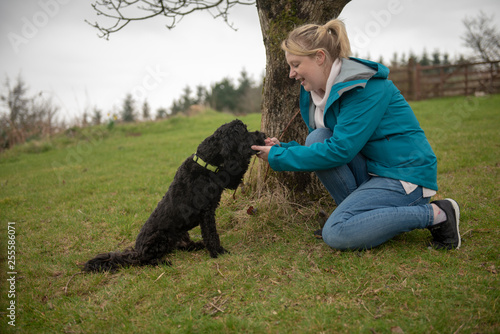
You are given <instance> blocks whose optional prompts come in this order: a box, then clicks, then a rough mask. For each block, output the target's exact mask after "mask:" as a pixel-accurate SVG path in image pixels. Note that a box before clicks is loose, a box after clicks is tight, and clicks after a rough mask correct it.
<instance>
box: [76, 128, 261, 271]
mask: <svg viewBox="0 0 500 334" xmlns="http://www.w3.org/2000/svg"><path fill="white" fill-rule="evenodd" d="M264 139H265V135H264V134H263V133H262V132H259V131H255V132H248V130H247V127H246V125H245V124H244V123H243V122H241V121H240V120H234V121H232V122H230V123H227V124H224V125H222V126H221V127H219V128H218V129H217V130H216V131H215V132H214V134H213V135H211V136H209V137H207V138H206V139H205V140H204V141H203V142H202V143H201V144H200V145H199V146H198V149H197V152H196V155H197V156H198V157H200V158H201V159H202V160H203V161H205V162H206V163H208V164H210V165H213V166H217V167H219V170H218V171H217V172H213V171H210V170H209V169H207V168H205V167H202V166H201V165H200V164H198V163H197V162H195V161H194V160H193V155H192V156H190V157H189V158H187V159H186V160H185V161H184V162H183V163H182V165H181V166H180V167H179V169H178V170H177V173H176V174H175V177H174V180H173V181H172V183H171V184H170V187H169V189H168V191H167V193H166V194H165V196H163V198H162V199H161V201H160V202H159V203H158V206H157V207H156V209H155V210H154V211H153V213H152V214H151V216H150V217H149V218H148V220H147V221H146V223H145V224H144V225H143V226H142V228H141V231H140V232H139V235H138V236H137V239H136V241H135V247H134V248H128V249H126V250H124V251H123V252H111V253H104V254H99V255H97V256H96V257H95V258H93V259H91V260H89V261H88V262H87V263H85V264H84V267H83V270H84V271H86V272H98V271H116V270H117V269H119V268H120V267H128V266H143V265H157V264H160V263H165V264H170V262H168V261H166V260H165V259H164V257H165V255H167V254H168V253H171V252H172V251H174V250H175V249H181V250H187V251H192V250H199V249H203V248H206V249H207V250H208V252H209V253H210V256H211V257H214V258H216V257H217V256H218V255H219V254H224V253H227V252H228V251H227V250H225V249H224V248H223V247H222V246H221V245H220V240H219V235H218V234H217V229H216V226H215V210H216V208H217V206H218V205H219V201H220V198H221V195H222V192H223V190H224V189H236V188H237V187H238V185H239V184H240V183H241V181H242V179H243V175H244V174H245V172H246V171H247V169H248V165H249V164H250V159H251V157H252V155H253V154H255V151H253V150H252V149H251V148H250V147H251V146H252V145H264ZM198 225H200V227H201V234H202V238H203V241H198V242H194V241H192V240H191V239H190V237H189V233H188V231H189V230H191V229H193V228H194V227H196V226H198Z"/></svg>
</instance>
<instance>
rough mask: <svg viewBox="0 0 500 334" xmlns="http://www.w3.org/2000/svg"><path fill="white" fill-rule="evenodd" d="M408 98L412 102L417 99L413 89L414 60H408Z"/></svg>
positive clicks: (411, 58) (414, 88)
mask: <svg viewBox="0 0 500 334" xmlns="http://www.w3.org/2000/svg"><path fill="white" fill-rule="evenodd" d="M407 70H408V97H409V98H410V99H412V100H416V99H417V94H416V87H415V58H413V57H410V59H408V68H407Z"/></svg>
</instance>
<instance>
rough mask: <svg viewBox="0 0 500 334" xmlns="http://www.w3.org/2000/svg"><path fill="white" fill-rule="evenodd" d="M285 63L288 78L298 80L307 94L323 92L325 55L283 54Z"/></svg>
mask: <svg viewBox="0 0 500 334" xmlns="http://www.w3.org/2000/svg"><path fill="white" fill-rule="evenodd" d="M285 57H286V61H287V63H288V65H290V78H291V79H295V80H299V81H300V84H301V85H302V86H303V87H304V89H305V90H306V91H308V92H311V91H315V92H324V91H325V88H326V81H327V80H328V73H329V72H328V73H327V74H326V75H325V67H324V66H323V65H324V63H325V54H324V53H322V52H318V53H317V54H316V55H315V56H314V57H310V56H297V55H294V54H291V53H289V52H286V53H285Z"/></svg>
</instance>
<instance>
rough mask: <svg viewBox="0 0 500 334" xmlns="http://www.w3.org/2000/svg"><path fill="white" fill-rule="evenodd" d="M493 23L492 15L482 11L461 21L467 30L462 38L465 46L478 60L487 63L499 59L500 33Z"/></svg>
mask: <svg viewBox="0 0 500 334" xmlns="http://www.w3.org/2000/svg"><path fill="white" fill-rule="evenodd" d="M493 22H494V20H493V15H492V16H488V15H486V14H485V13H484V12H483V11H481V12H480V13H479V15H478V16H476V17H472V18H469V17H466V18H465V19H464V20H463V24H464V26H465V28H466V30H467V31H466V32H465V34H464V36H462V39H463V40H464V42H465V46H467V47H469V48H471V49H472V50H474V52H475V53H476V55H477V56H478V58H479V59H481V60H483V61H487V62H490V61H494V60H498V59H500V33H499V32H498V31H497V29H496V26H494V25H493Z"/></svg>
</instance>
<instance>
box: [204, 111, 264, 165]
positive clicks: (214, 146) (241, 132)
mask: <svg viewBox="0 0 500 334" xmlns="http://www.w3.org/2000/svg"><path fill="white" fill-rule="evenodd" d="M265 138H266V136H265V134H264V133H262V132H260V131H254V132H249V131H248V129H247V126H246V125H245V123H243V122H242V121H240V120H238V119H236V120H234V121H232V122H229V123H226V124H224V125H221V126H220V127H219V128H218V129H217V130H215V132H214V134H213V135H211V136H209V137H207V138H206V139H205V140H204V141H203V142H202V143H201V144H200V146H198V151H197V152H198V153H199V155H200V156H201V157H202V158H203V159H204V160H205V161H207V162H208V163H210V164H213V165H216V166H220V165H223V164H224V162H227V161H229V160H233V161H242V162H243V161H245V162H246V163H248V161H250V158H251V156H252V155H254V154H255V153H256V152H255V151H254V150H252V149H251V146H252V145H265V142H264V139H265Z"/></svg>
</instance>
